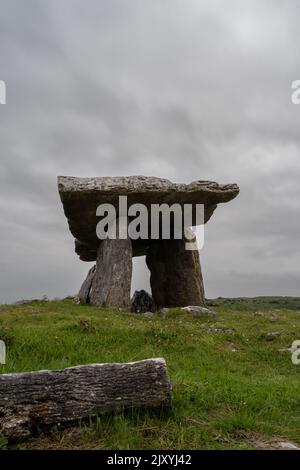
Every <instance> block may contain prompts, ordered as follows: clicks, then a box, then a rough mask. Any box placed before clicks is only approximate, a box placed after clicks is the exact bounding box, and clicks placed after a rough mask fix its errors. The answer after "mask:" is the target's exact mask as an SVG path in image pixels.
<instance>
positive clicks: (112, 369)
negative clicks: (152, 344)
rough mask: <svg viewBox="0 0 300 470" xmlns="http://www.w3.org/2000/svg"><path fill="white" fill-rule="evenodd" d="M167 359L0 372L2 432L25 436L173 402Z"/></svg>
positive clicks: (8, 434)
mask: <svg viewBox="0 0 300 470" xmlns="http://www.w3.org/2000/svg"><path fill="white" fill-rule="evenodd" d="M171 399H172V389H171V384H170V381H169V378H168V373H167V366H166V363H165V360H164V359H162V358H156V359H146V360H144V361H138V362H131V363H125V364H118V363H112V364H109V363H108V364H92V365H85V366H77V367H71V368H67V369H62V370H53V371H52V370H45V371H37V372H24V373H16V374H2V375H0V434H2V435H4V436H5V437H7V438H8V439H24V438H26V437H29V436H30V435H31V434H32V433H33V432H34V431H35V430H36V429H45V428H47V427H49V426H52V425H59V424H62V425H63V424H67V423H71V422H74V421H76V420H79V419H86V418H89V417H93V416H96V415H99V414H103V413H106V412H112V411H117V410H121V409H126V408H158V407H169V406H171Z"/></svg>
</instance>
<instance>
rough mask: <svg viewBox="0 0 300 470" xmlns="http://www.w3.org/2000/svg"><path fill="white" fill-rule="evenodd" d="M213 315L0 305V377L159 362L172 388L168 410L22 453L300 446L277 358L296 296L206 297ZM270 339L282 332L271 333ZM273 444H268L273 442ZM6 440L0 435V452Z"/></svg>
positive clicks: (38, 440)
mask: <svg viewBox="0 0 300 470" xmlns="http://www.w3.org/2000/svg"><path fill="white" fill-rule="evenodd" d="M210 304H212V305H214V309H215V310H216V312H217V314H218V316H217V318H216V319H212V318H208V317H205V316H202V317H199V316H193V315H192V314H186V313H182V312H181V311H180V310H176V309H175V310H171V311H170V312H169V313H168V315H167V316H166V317H165V318H164V317H163V316H161V315H159V314H156V315H154V316H152V317H145V316H144V315H142V314H130V313H125V312H119V311H114V310H111V309H99V308H95V307H92V306H89V305H86V306H82V305H76V304H74V303H73V302H72V301H71V300H65V301H57V302H56V301H53V302H50V301H33V302H30V303H26V304H23V305H9V306H3V307H1V311H0V339H3V340H4V341H5V342H6V345H7V364H6V365H5V366H1V365H0V373H6V372H20V371H30V370H38V369H55V368H64V367H68V366H73V365H78V364H87V363H95V362H98V363H99V362H127V361H136V360H139V359H145V358H150V357H160V356H162V357H164V358H165V359H166V361H167V365H168V370H169V374H170V377H171V381H172V384H173V388H174V402H173V409H172V411H170V412H166V413H164V414H161V413H157V412H156V413H155V412H141V411H131V412H128V413H118V414H115V415H110V416H103V417H98V418H97V419H95V420H93V421H91V422H89V423H79V425H78V426H74V427H72V428H68V429H64V430H61V429H59V428H55V429H53V430H52V431H51V433H50V434H49V435H47V436H46V435H38V436H36V437H35V438H33V439H31V440H29V441H26V442H24V443H22V444H19V445H18V447H19V448H20V447H21V448H30V449H33V448H35V449H36V448H45V449H46V448H58V449H76V448H78V449H80V448H82V449H108V448H113V449H226V448H234V449H248V448H255V447H263V448H266V447H268V445H269V444H270V443H271V442H274V440H276V439H281V440H284V439H289V440H292V441H293V442H296V443H297V442H299V443H300V437H299V430H300V395H299V374H300V365H299V366H296V365H293V364H292V362H291V354H290V353H288V352H286V353H282V352H278V349H280V348H289V347H290V346H291V344H292V342H293V341H294V340H296V339H300V299H298V298H297V299H296V298H275V297H271V298H267V297H262V298H256V299H216V300H214V301H211V302H210ZM270 333H279V334H275V335H274V334H271V335H270ZM270 445H271V444H270ZM1 446H2V447H5V446H6V443H5V440H4V439H3V438H2V439H1V437H0V447H1Z"/></svg>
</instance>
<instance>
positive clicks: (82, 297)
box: [77, 265, 96, 304]
mask: <svg viewBox="0 0 300 470" xmlns="http://www.w3.org/2000/svg"><path fill="white" fill-rule="evenodd" d="M95 272H96V265H95V266H93V267H92V268H91V269H90V270H89V272H88V275H87V277H86V279H85V281H84V282H83V284H82V286H81V288H80V291H79V293H78V296H77V297H78V300H79V302H81V303H83V304H88V303H90V292H91V288H92V284H93V279H94V276H95Z"/></svg>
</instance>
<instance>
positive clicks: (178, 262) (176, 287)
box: [146, 240, 205, 307]
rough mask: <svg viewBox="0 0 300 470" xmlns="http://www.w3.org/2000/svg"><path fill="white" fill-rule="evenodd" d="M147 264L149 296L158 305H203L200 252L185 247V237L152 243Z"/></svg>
mask: <svg viewBox="0 0 300 470" xmlns="http://www.w3.org/2000/svg"><path fill="white" fill-rule="evenodd" d="M146 263H147V266H148V268H149V270H150V273H151V275H150V285H151V290H152V296H153V299H154V302H155V304H156V305H157V306H158V307H184V306H186V305H189V304H192V305H203V304H204V302H205V296H204V286H203V279H202V272H201V266H200V260H199V252H198V251H193V250H192V251H187V250H185V240H159V241H157V242H152V243H151V245H150V247H149V249H148V251H147V255H146Z"/></svg>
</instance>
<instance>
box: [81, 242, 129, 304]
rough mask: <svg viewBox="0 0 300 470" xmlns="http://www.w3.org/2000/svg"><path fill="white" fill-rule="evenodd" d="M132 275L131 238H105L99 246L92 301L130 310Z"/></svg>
mask: <svg viewBox="0 0 300 470" xmlns="http://www.w3.org/2000/svg"><path fill="white" fill-rule="evenodd" d="M131 276H132V245H131V240H129V239H127V240H118V239H116V240H110V239H107V240H103V241H102V242H101V243H100V245H99V248H98V253H97V261H96V269H95V273H94V276H93V281H92V286H91V290H90V295H89V298H90V303H91V304H94V305H98V306H101V307H119V308H124V309H128V310H129V309H130V288H131Z"/></svg>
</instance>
